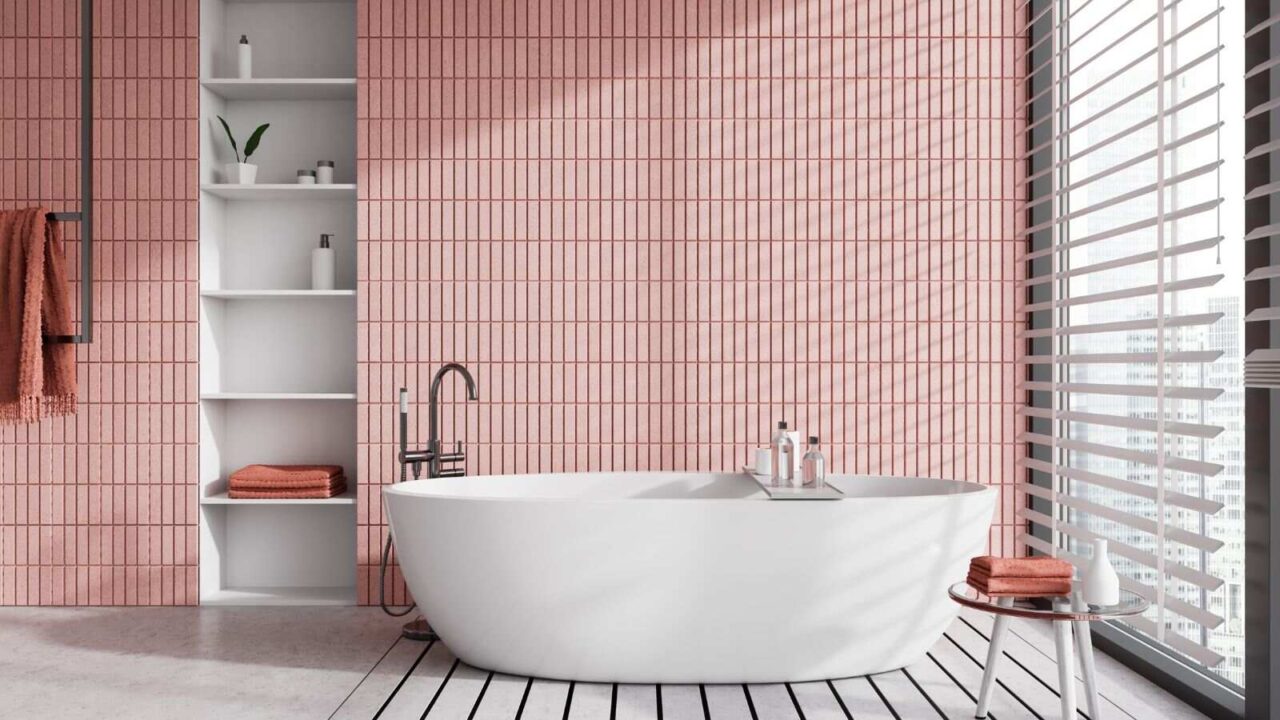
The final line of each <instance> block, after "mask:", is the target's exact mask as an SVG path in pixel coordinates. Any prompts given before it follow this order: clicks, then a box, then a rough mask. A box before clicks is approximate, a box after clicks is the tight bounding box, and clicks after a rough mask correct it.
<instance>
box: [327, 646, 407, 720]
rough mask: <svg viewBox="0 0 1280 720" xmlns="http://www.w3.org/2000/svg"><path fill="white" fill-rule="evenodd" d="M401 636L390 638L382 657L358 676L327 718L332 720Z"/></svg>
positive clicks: (384, 658) (385, 657)
mask: <svg viewBox="0 0 1280 720" xmlns="http://www.w3.org/2000/svg"><path fill="white" fill-rule="evenodd" d="M401 637H403V636H401V635H397V636H396V639H395V640H392V641H391V644H390V645H388V646H387V649H386V650H384V651H383V653H382V657H380V658H378V661H377V662H375V663H374V664H372V665H370V666H369V671H368V672H366V673H365V674H364V677H362V678H360V682H358V683H356V686H355V687H353V688H351V692H349V693H347V696H346V697H344V698H342V702H340V703H338V707H336V708H334V709H333V712H331V713H329V720H333V716H334V715H337V714H338V711H339V710H341V709H342V706H343V705H346V704H347V701H348V700H350V699H351V696H352V695H355V694H356V690H359V689H360V686H361V685H363V684H364V681H365V680H368V679H369V676H370V675H372V674H373V671H374V670H376V669H377V667H378V666H379V665H381V664H382V661H383V660H386V659H387V655H388V654H390V652H391V648H393V647H395V646H396V643H398V642H400V639H401Z"/></svg>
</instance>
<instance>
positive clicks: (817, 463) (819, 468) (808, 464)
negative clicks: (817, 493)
mask: <svg viewBox="0 0 1280 720" xmlns="http://www.w3.org/2000/svg"><path fill="white" fill-rule="evenodd" d="M800 468H801V469H800V475H801V477H802V478H803V479H804V487H807V488H811V489H813V490H821V489H823V488H825V487H826V486H827V459H826V458H825V457H823V456H822V450H820V449H819V448H818V436H817V435H810V436H809V451H808V452H806V453H805V454H804V460H803V462H801V464H800Z"/></svg>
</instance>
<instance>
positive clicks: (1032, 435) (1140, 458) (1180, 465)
mask: <svg viewBox="0 0 1280 720" xmlns="http://www.w3.org/2000/svg"><path fill="white" fill-rule="evenodd" d="M1018 439H1019V440H1021V441H1023V442H1027V443H1032V444H1034V445H1043V446H1045V447H1057V448H1060V449H1062V450H1071V451H1074V452H1082V453H1088V454H1090V455H1097V456H1099V457H1109V458H1114V459H1116V460H1124V461H1125V462H1131V463H1137V464H1139V465H1147V466H1148V467H1159V466H1160V465H1161V464H1163V465H1164V467H1166V468H1168V469H1170V470H1177V471H1178V472H1185V473H1191V474H1192V475H1204V476H1206V477H1212V476H1214V475H1217V474H1218V473H1220V472H1222V470H1223V467H1222V466H1221V465H1219V464H1217V463H1211V462H1208V461H1205V460H1193V459H1191V458H1184V457H1177V456H1174V455H1169V454H1167V453H1166V454H1164V456H1163V458H1162V457H1161V454H1160V453H1152V452H1147V451H1145V450H1134V449H1132V448H1122V447H1116V446H1114V445H1106V444H1104V443H1096V442H1090V441H1088V440H1076V439H1075V438H1069V437H1059V438H1051V437H1049V436H1048V435H1043V434H1041V433H1037V432H1024V433H1022V434H1021V435H1020V436H1018Z"/></svg>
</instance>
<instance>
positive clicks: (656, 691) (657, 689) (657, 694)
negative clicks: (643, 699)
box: [653, 685, 662, 720]
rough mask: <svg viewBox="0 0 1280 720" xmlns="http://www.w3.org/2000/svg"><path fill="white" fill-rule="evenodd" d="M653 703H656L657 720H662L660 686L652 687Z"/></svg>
mask: <svg viewBox="0 0 1280 720" xmlns="http://www.w3.org/2000/svg"><path fill="white" fill-rule="evenodd" d="M653 693H654V701H655V702H657V703H658V705H657V708H658V720H662V685H654V686H653Z"/></svg>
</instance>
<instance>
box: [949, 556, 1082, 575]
mask: <svg viewBox="0 0 1280 720" xmlns="http://www.w3.org/2000/svg"><path fill="white" fill-rule="evenodd" d="M969 571H970V572H974V571H976V572H979V573H982V574H984V575H987V576H989V577H992V578H1066V579H1068V580H1070V579H1071V576H1072V575H1073V574H1074V568H1073V567H1072V565H1071V563H1069V562H1067V561H1066V560H1059V559H1058V558H1051V557H1046V556H1036V557H1027V558H1002V557H993V556H991V555H983V556H981V557H976V558H974V559H973V560H970V561H969Z"/></svg>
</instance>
